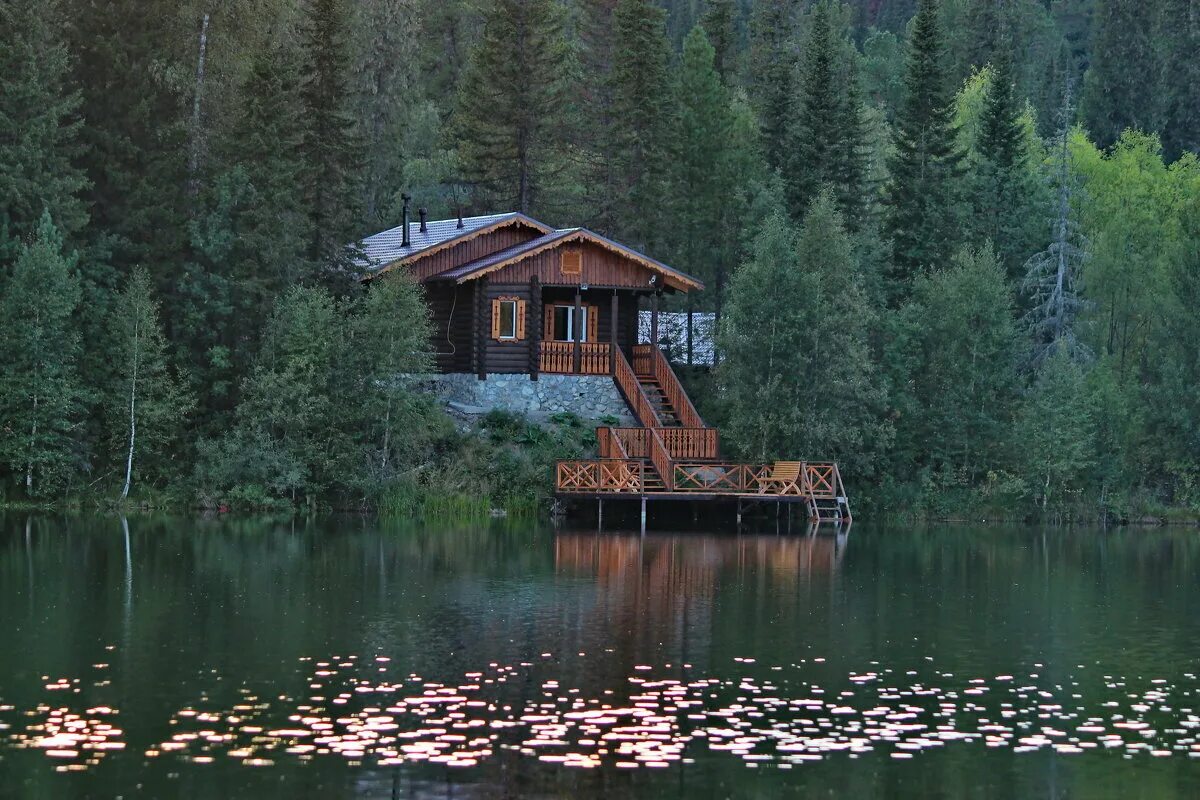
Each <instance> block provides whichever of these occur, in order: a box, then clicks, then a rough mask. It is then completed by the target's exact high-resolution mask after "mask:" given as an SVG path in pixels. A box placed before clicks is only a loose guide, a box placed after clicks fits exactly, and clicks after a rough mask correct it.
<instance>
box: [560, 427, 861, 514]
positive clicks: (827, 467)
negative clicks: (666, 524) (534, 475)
mask: <svg viewBox="0 0 1200 800" xmlns="http://www.w3.org/2000/svg"><path fill="white" fill-rule="evenodd" d="M606 430H610V431H611V430H612V429H606ZM661 433H662V430H661V429H649V430H648V444H649V447H650V450H649V456H648V458H649V460H650V463H651V464H653V465H654V469H655V470H657V471H658V472H659V475H661V476H662V477H663V485H662V487H661V488H660V487H658V486H647V485H646V471H647V467H646V461H645V460H643V459H641V458H638V457H637V456H634V455H632V454H631V457H630V458H600V459H596V460H591V461H560V462H558V464H557V466H556V468H555V469H556V473H555V489H556V490H557V491H559V492H564V493H579V494H597V493H608V492H612V493H618V494H643V493H654V492H668V493H686V494H710V495H729V496H738V495H741V496H755V497H763V496H765V497H783V496H785V495H786V496H789V497H797V496H802V497H808V498H812V499H814V500H833V499H838V498H845V496H846V490H845V487H844V486H843V485H842V477H841V473H840V471H839V470H838V467H837V465H836V464H829V463H822V464H816V463H814V464H807V463H806V464H804V465H803V468H802V469H801V471H800V482H799V484H798V486H796V487H794V488H791V487H785V486H783V485H781V484H779V483H775V482H772V481H768V480H767V478H768V477H770V475H771V473H772V469H773V465H772V464H737V463H724V462H722V463H716V462H708V463H695V462H692V463H689V462H683V463H678V462H672V461H671V458H670V455H669V454H668V453H667V452H666V446H665V445H664V443H663V439H662V437H661V435H660V434H661ZM605 436H606V437H608V438H605V439H603V440H602V443H601V448H602V450H603V449H604V448H606V447H609V448H620V447H621V446H622V444H621V442H620V439H619V438H618V436H617V435H616V434H615V433H609V434H605ZM797 490H798V491H797Z"/></svg>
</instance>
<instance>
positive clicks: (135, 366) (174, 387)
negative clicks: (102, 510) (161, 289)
mask: <svg viewBox="0 0 1200 800" xmlns="http://www.w3.org/2000/svg"><path fill="white" fill-rule="evenodd" d="M109 331H110V335H111V337H112V342H113V345H114V351H113V354H114V358H113V362H114V363H113V368H114V374H115V380H114V382H113V386H112V389H111V391H110V393H109V397H108V418H109V429H110V432H111V437H112V439H113V440H114V442H115V443H120V445H121V449H120V452H121V454H122V462H123V465H122V466H123V470H122V471H123V474H124V479H123V481H122V486H121V494H120V498H121V499H122V500H124V499H126V498H127V497H129V490H130V487H131V485H132V483H133V479H134V475H135V472H134V471H135V469H136V470H137V474H139V475H142V476H146V475H153V474H155V473H157V474H159V475H163V474H167V471H166V470H163V469H161V467H162V466H163V462H165V461H169V460H170V450H169V448H170V445H172V444H173V443H174V442H175V441H176V438H177V436H178V434H179V433H180V431H181V430H182V422H183V419H184V417H185V416H186V415H187V414H188V412H190V411H191V409H192V405H193V403H192V400H191V398H190V397H189V396H188V395H187V393H186V392H185V391H184V389H183V384H182V382H181V381H179V380H178V379H177V378H176V376H175V375H174V374H173V373H172V371H171V369H170V367H169V364H168V360H169V359H168V353H167V340H166V337H165V336H164V335H163V332H162V326H161V325H160V323H159V319H158V301H157V300H155V298H154V293H153V288H152V283H151V280H150V274H149V273H148V272H147V271H146V270H145V269H143V268H140V267H139V268H138V269H136V270H134V273H133V275H132V276H131V277H130V279H129V283H128V285H127V286H126V287H125V290H124V291H123V292H121V293H120V294H119V295H118V296H117V299H116V302H115V303H114V305H113V310H112V314H111V317H110V321H109ZM156 466H157V467H159V469H158V470H155V469H154V467H156Z"/></svg>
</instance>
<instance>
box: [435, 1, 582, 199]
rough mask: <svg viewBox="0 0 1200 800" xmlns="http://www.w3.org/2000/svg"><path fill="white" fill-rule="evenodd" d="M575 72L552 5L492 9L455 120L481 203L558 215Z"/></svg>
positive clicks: (468, 176)
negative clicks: (571, 88) (571, 85)
mask: <svg viewBox="0 0 1200 800" xmlns="http://www.w3.org/2000/svg"><path fill="white" fill-rule="evenodd" d="M572 74H573V67H572V61H571V54H570V50H569V49H568V46H567V40H566V36H565V33H564V20H563V13H562V9H561V7H560V6H559V5H558V3H557V2H555V0H498V1H497V2H495V3H492V4H491V5H490V6H489V7H488V9H487V12H486V17H485V21H484V29H483V36H482V39H481V40H480V42H479V44H478V45H477V46H476V48H475V50H474V51H473V52H472V54H471V62H470V64H469V66H468V67H467V71H466V74H465V75H464V77H463V81H462V84H461V88H460V91H459V95H458V110H457V112H456V114H455V126H456V138H457V140H458V142H459V157H460V159H461V162H462V166H463V172H464V177H465V178H466V179H467V181H469V182H470V183H471V184H472V185H474V186H475V187H477V189H478V190H479V192H480V193H481V197H480V200H481V201H483V202H486V203H488V204H489V205H491V206H492V207H493V208H507V209H511V210H513V211H521V212H524V213H540V214H545V213H546V212H551V213H553V212H555V211H556V210H557V211H559V212H560V213H561V211H562V209H563V208H564V206H565V205H566V203H567V197H566V192H567V191H568V187H567V186H566V180H565V178H566V176H565V175H564V174H563V171H564V170H565V169H566V168H567V167H568V166H569V163H568V161H567V155H568V153H567V150H568V142H569V134H568V130H567V128H568V123H569V120H570V119H571V117H570V109H569V107H568V106H569V102H570V100H571V99H572V98H571V95H570V92H569V89H570V80H571V77H572Z"/></svg>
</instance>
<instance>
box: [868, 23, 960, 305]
mask: <svg viewBox="0 0 1200 800" xmlns="http://www.w3.org/2000/svg"><path fill="white" fill-rule="evenodd" d="M942 59H943V48H942V30H941V24H940V22H939V21H938V6H937V2H936V0H921V5H920V10H919V11H918V12H917V16H916V19H915V20H914V21H913V27H912V39H911V40H910V42H909V55H908V67H907V75H906V79H905V88H906V96H905V100H904V105H903V106H902V107H901V108H900V109H899V111H898V112H897V114H896V126H895V149H896V152H895V155H894V156H893V158H892V160H891V176H892V177H891V185H890V187H889V190H888V200H887V202H888V206H889V208H888V215H887V218H886V233H887V234H888V235H890V236H891V237H892V249H893V256H892V264H891V276H890V278H891V284H892V294H893V297H895V298H900V297H903V296H905V294H906V293H907V291H908V288H909V286H910V284H911V282H912V280H913V278H914V277H915V276H916V275H918V274H920V272H921V271H922V270H925V269H929V268H930V267H933V266H938V265H944V264H946V263H947V262H948V261H949V258H950V255H951V253H952V252H953V251H954V249H955V244H956V242H957V239H958V222H957V219H956V216H957V215H956V199H957V193H958V182H959V177H960V162H961V154H960V153H959V152H958V150H957V149H956V147H955V130H954V125H953V117H952V115H953V107H952V105H951V102H950V97H949V95H948V92H947V88H946V82H945V77H944V72H943V70H944V67H943V63H942Z"/></svg>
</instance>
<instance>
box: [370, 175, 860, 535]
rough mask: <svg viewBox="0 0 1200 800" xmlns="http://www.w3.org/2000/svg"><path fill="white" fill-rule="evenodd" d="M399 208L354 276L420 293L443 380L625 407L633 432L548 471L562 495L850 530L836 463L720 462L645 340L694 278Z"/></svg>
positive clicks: (517, 228) (606, 247) (603, 248)
mask: <svg viewBox="0 0 1200 800" xmlns="http://www.w3.org/2000/svg"><path fill="white" fill-rule="evenodd" d="M404 199H405V205H404V221H403V222H402V223H401V225H399V226H398V227H396V228H393V229H391V230H387V231H383V232H382V233H378V234H375V235H374V236H369V237H367V238H366V239H364V240H363V242H362V243H361V252H362V253H363V259H364V260H363V261H362V267H363V275H362V279H363V280H364V281H365V282H367V283H369V282H370V281H373V280H376V279H378V278H379V277H380V276H383V275H386V274H387V273H389V272H391V271H393V270H405V271H406V272H407V273H408V274H409V275H411V276H412V277H413V278H414V279H416V280H417V281H418V282H419V283H420V284H421V285H422V287H423V288H424V290H425V296H426V300H427V302H428V305H429V309H430V316H431V321H432V323H433V331H434V332H433V342H432V349H433V353H434V359H435V365H436V369H437V371H438V372H439V373H442V374H443V376H444V377H459V378H468V377H469V378H470V381H471V382H472V384H473V383H474V382H476V381H478V382H481V383H482V382H488V381H489V379H491V380H492V381H493V382H495V383H502V385H501V386H500V387H497V388H498V389H499V391H498V393H493V394H492V395H491V397H492V399H493V400H496V399H500V400H501V403H500V404H503V403H502V400H503V398H505V397H507V396H508V395H511V394H518V393H519V392H520V390H521V389H527V388H528V386H527V384H529V383H531V382H532V383H536V382H537V381H539V380H540V379H542V378H544V377H545V376H554V377H555V379H556V385H557V384H558V383H561V382H562V381H578V382H580V383H581V385H582V382H585V381H586V382H591V383H590V385H592V386H600V387H602V388H604V389H607V390H608V392H609V393H610V394H612V395H613V396H614V397H616V398H617V399H616V402H617V403H619V404H621V411H623V412H624V411H627V412H628V413H627V414H624V415H623V416H625V418H626V419H628V420H630V422H629V424H624V425H620V426H614V425H605V426H602V427H600V428H598V429H597V440H598V443H599V451H600V452H599V456H600V457H599V458H598V459H590V460H574V461H561V462H559V463H558V464H557V465H556V472H555V489H556V493H557V496H558V497H559V498H562V499H570V498H595V499H597V500H598V501H599V502H600V508H602V507H603V500H604V499H606V498H616V499H620V498H640V499H641V502H642V525H643V528H644V526H645V519H646V500H647V498H655V499H687V500H717V499H731V498H736V499H737V501H738V508H739V519H740V516H741V507H742V503H743V501H746V502H762V501H774V502H776V504H777V505H778V504H782V503H793V502H795V503H804V504H805V505H806V506H807V509H808V512H809V517H810V519H811V520H814V521H834V522H838V523H840V522H842V521H849V519H850V511H849V504H848V502H847V500H846V497H845V489H844V487H843V486H842V482H841V476H840V474H839V473H838V469H837V465H836V464H825V463H809V462H800V461H796V462H780V463H775V464H736V463H729V462H726V461H724V460H722V459H721V456H720V441H719V434H718V431H717V430H716V429H715V428H712V427H710V426H708V425H706V424H705V422H704V420H703V419H702V418H701V417H700V415H699V414H698V413H697V411H696V408H695V406H694V405H693V403H692V401H691V399H690V398H689V397H688V395H687V392H686V391H685V390H684V387H683V385H682V384H681V383H680V382H679V380H678V378H677V377H676V375H675V373H674V372H673V370H672V368H671V366H670V364H669V363H668V361H667V359H666V358H665V357H664V355H663V352H662V350H661V349H660V348H659V347H658V346H657V345H655V344H651V343H652V342H659V341H660V339H659V335H658V330H657V329H658V322H659V303H660V299H661V298H662V297H663V296H664V295H667V294H678V293H687V292H694V291H699V290H701V289H703V288H704V284H703V283H701V281H699V280H698V279H696V278H695V277H693V276H691V275H688V274H687V273H685V272H682V271H680V270H678V269H675V268H674V267H670V266H668V265H666V264H664V263H662V262H661V261H658V260H656V259H654V258H652V257H650V256H648V255H646V254H644V253H641V252H638V251H637V250H635V249H633V248H632V247H629V246H627V245H624V244H621V243H620V242H616V241H613V240H612V239H609V238H607V237H605V236H602V235H600V234H598V233H594V232H592V231H589V230H587V229H586V228H554V227H552V226H550V225H547V224H545V223H543V222H540V221H538V220H536V219H533V218H532V217H530V216H527V215H525V214H522V213H519V212H511V213H504V214H490V215H487V216H476V217H465V218H463V217H459V218H457V219H448V220H436V221H431V220H428V219H427V218H426V213H425V210H424V209H421V210H420V212H419V220H417V221H409V216H408V198H407V196H406V197H405V198H404ZM643 305H648V306H649V317H650V321H649V322H650V324H649V326H648V328H649V330H648V331H646V333H648V334H649V336H648V340H647V341H639V310H640V308H641V307H642V306H643ZM513 379H515V381H514V380H513ZM597 381H598V383H597ZM522 384H525V385H524V386H522ZM613 389H615V390H616V391H615V392H614V391H613ZM567 394H568V396H572V397H582V396H583V394H584V393H583V392H582V391H581V392H578V393H576V394H573V395H572V394H570V392H568V393H567ZM589 408H594V406H589ZM568 410H579V409H568ZM581 415H582V414H581Z"/></svg>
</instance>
